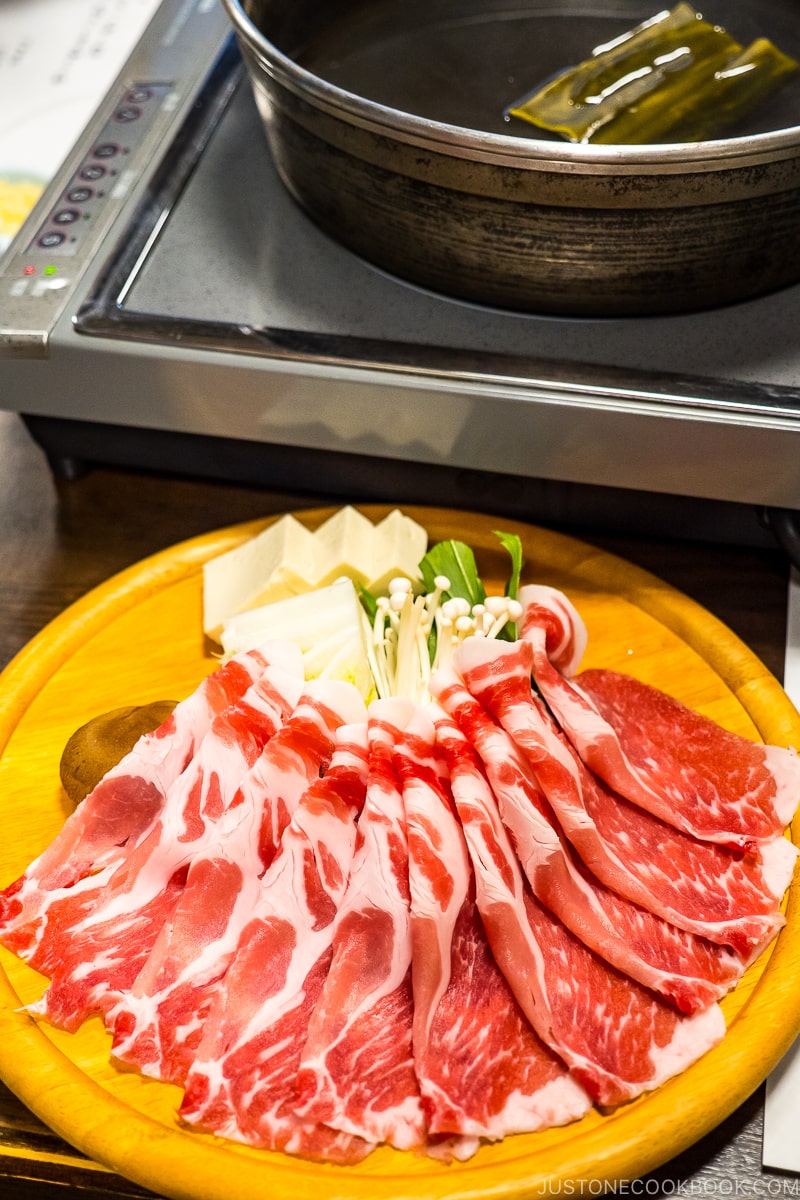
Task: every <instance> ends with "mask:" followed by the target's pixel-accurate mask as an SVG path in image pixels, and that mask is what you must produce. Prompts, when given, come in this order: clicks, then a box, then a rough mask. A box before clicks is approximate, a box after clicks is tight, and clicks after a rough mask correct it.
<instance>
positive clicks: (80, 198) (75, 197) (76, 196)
mask: <svg viewBox="0 0 800 1200" xmlns="http://www.w3.org/2000/svg"><path fill="white" fill-rule="evenodd" d="M93 195H94V192H93V191H92V189H91V188H90V187H74V188H70V189H69V191H68V192H67V199H68V200H69V202H70V204H85V203H86V201H87V200H91V198H92V196H93Z"/></svg>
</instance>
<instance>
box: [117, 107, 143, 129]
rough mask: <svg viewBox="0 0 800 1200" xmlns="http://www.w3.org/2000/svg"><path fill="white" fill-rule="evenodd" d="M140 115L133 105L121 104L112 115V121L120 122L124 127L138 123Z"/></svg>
mask: <svg viewBox="0 0 800 1200" xmlns="http://www.w3.org/2000/svg"><path fill="white" fill-rule="evenodd" d="M141 115H142V110H141V109H140V108H138V107H137V106H136V105H135V104H123V105H122V106H121V107H120V108H118V109H117V111H116V112H115V113H114V120H115V121H121V122H122V123H123V124H124V125H128V124H130V122H131V121H138V120H139V117H140V116H141Z"/></svg>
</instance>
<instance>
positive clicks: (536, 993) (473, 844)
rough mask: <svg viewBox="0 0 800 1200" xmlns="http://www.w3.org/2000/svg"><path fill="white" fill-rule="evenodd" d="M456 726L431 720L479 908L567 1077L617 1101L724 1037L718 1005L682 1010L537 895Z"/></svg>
mask: <svg viewBox="0 0 800 1200" xmlns="http://www.w3.org/2000/svg"><path fill="white" fill-rule="evenodd" d="M453 727H454V728H455V729H456V732H455V734H454V733H453V732H452V729H451V730H445V729H441V731H440V727H439V726H438V725H437V736H438V737H439V739H440V741H441V742H442V744H443V745H444V746H445V748H447V747H448V741H446V740H445V738H448V739H449V744H450V746H451V747H454V748H455V749H456V750H457V751H458V756H457V755H456V754H455V753H454V754H452V757H451V761H452V765H451V777H452V781H453V791H454V795H455V796H456V802H457V804H458V806H459V815H460V816H461V818H462V824H463V828H464V832H465V835H466V837H467V841H468V844H469V848H470V854H471V857H472V862H473V867H474V869H475V877H476V889H477V893H476V894H477V905H478V909H479V912H480V915H481V920H482V921H483V925H484V928H485V929H486V933H487V937H488V940H489V944H490V946H491V948H492V951H493V954H494V957H495V960H496V962H497V964H498V966H499V967H500V970H501V971H502V972H503V974H504V976H505V978H506V981H507V982H508V984H509V986H510V988H511V990H512V992H513V993H514V996H515V998H516V1000H517V1003H518V1004H519V1006H520V1008H521V1010H522V1011H523V1013H524V1014H525V1016H526V1017H527V1019H528V1020H529V1022H530V1024H531V1026H532V1027H533V1029H534V1030H535V1031H536V1032H537V1034H538V1035H539V1037H540V1038H541V1040H542V1042H544V1044H545V1045H546V1046H547V1047H548V1048H549V1050H550V1051H552V1053H553V1054H555V1055H556V1056H557V1057H558V1059H560V1060H561V1061H562V1062H563V1063H564V1064H566V1066H567V1067H568V1068H569V1071H570V1074H571V1076H572V1080H573V1082H574V1083H575V1084H576V1085H577V1086H579V1087H580V1088H581V1089H584V1090H585V1092H586V1093H588V1095H589V1096H590V1097H591V1098H592V1100H594V1101H595V1102H596V1103H598V1104H601V1105H616V1104H619V1103H622V1102H623V1101H625V1100H629V1099H632V1098H633V1097H634V1096H637V1095H640V1094H641V1093H642V1092H645V1091H648V1090H651V1089H652V1088H655V1087H658V1086H659V1085H660V1084H661V1083H663V1082H664V1081H665V1080H666V1079H668V1078H670V1077H671V1076H673V1075H675V1074H677V1073H678V1072H680V1071H682V1070H684V1069H685V1068H686V1067H687V1066H689V1065H690V1064H691V1063H692V1062H694V1061H696V1060H697V1059H698V1058H699V1057H700V1056H701V1055H703V1054H704V1053H705V1052H706V1051H707V1050H708V1049H710V1048H711V1046H713V1045H715V1044H716V1043H717V1042H718V1041H720V1039H721V1038H722V1037H723V1036H724V1032H725V1021H724V1017H723V1016H722V1011H721V1009H720V1008H719V1005H717V1004H712V1005H710V1006H709V1007H708V1008H706V1009H704V1010H703V1011H702V1012H699V1013H696V1014H694V1015H692V1016H684V1015H682V1014H681V1013H679V1012H678V1011H677V1010H676V1009H675V1008H674V1007H673V1006H672V1005H670V1004H667V1003H666V1002H664V1001H662V1000H660V999H659V998H658V997H657V996H656V995H655V994H654V993H653V992H651V991H650V990H649V989H647V988H643V987H641V986H640V985H639V984H638V983H636V982H635V981H634V980H632V979H630V978H629V977H628V976H626V975H624V974H622V973H621V972H619V971H617V970H615V969H614V968H613V967H612V966H610V965H609V964H608V963H607V962H606V961H605V960H604V959H602V958H600V957H599V956H598V955H596V954H594V953H593V952H592V951H591V950H590V949H589V948H588V947H587V946H585V945H584V944H583V942H581V941H580V940H579V939H578V938H577V937H575V936H574V935H573V934H572V933H570V931H569V930H568V929H567V928H566V926H564V925H563V924H561V922H560V921H558V920H557V919H556V918H555V917H554V916H553V915H552V914H551V913H550V912H549V911H548V910H547V909H546V908H545V907H544V906H543V905H542V904H540V903H539V902H538V901H537V900H536V899H535V898H534V896H533V895H532V894H531V893H530V891H529V890H528V889H527V888H526V886H525V883H524V879H523V875H522V870H521V867H520V865H519V862H518V859H517V856H516V853H515V851H514V848H513V846H512V844H511V840H510V838H509V835H508V834H507V832H506V829H505V827H504V825H503V823H502V821H501V819H500V815H499V812H498V810H497V805H496V802H495V800H494V797H493V795H492V791H491V788H490V787H489V785H488V782H487V779H486V776H485V774H484V773H483V769H482V765H481V763H480V759H479V758H478V756H477V754H476V752H475V751H474V750H473V749H472V747H471V746H470V744H469V741H468V739H467V738H466V737H465V736H464V734H463V732H462V731H460V730H458V729H457V727H456V726H455V725H454V726H453ZM459 736H460V738H461V742H460V749H459V748H458V747H459V743H458V740H457V739H458V738H459ZM470 760H471V761H470ZM556 1082H557V1084H558V1086H556V1087H554V1089H553V1102H554V1104H558V1107H560V1108H561V1109H562V1111H563V1108H564V1099H563V1083H558V1079H557V1077H556ZM577 1107H578V1104H577V1098H576V1108H577ZM567 1111H568V1109H567ZM576 1115H580V1112H579V1111H578V1112H577V1113H576ZM563 1119H568V1117H566V1116H565V1117H564V1118H563Z"/></svg>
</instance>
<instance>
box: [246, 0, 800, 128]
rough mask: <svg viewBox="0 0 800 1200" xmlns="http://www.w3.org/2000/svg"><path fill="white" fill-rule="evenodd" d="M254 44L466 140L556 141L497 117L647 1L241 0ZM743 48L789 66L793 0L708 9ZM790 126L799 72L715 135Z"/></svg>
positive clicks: (799, 110)
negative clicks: (771, 48)
mask: <svg viewBox="0 0 800 1200" xmlns="http://www.w3.org/2000/svg"><path fill="white" fill-rule="evenodd" d="M245 5H246V11H247V13H248V16H249V17H250V19H251V20H252V21H253V24H254V25H255V26H256V28H257V29H258V30H259V31H260V32H261V33H262V34H263V35H264V36H265V37H266V39H267V40H268V41H269V42H270V43H272V45H273V46H275V47H277V49H278V50H280V51H281V53H282V54H284V55H285V56H286V57H287V58H290V59H291V60H293V61H294V62H295V63H297V64H298V65H300V66H302V67H303V68H304V69H305V70H307V71H308V72H310V74H311V75H312V76H315V77H316V78H318V79H322V80H324V81H325V82H326V83H329V84H333V85H334V86H335V87H337V88H340V89H342V90H343V91H345V92H350V93H352V94H354V95H355V96H358V97H360V98H362V99H366V100H370V101H373V102H375V103H377V104H380V105H383V106H385V107H388V108H392V109H395V110H397V111H399V112H400V113H402V114H411V115H413V116H416V117H422V118H424V119H427V120H430V121H435V122H439V123H443V124H446V125H453V126H458V127H461V128H464V129H469V130H473V131H478V132H485V133H490V134H502V135H505V136H509V135H511V136H515V137H519V138H531V137H535V138H536V139H537V140H542V139H545V140H546V139H548V138H551V139H552V140H560V139H558V137H557V135H549V134H547V133H544V132H542V131H540V130H538V129H537V130H534V129H533V127H531V126H530V125H527V124H526V123H525V122H523V121H519V120H516V119H513V118H511V119H509V118H507V117H505V116H504V110H505V108H506V107H507V106H508V105H509V104H510V103H511V102H513V101H515V100H517V99H518V98H519V97H520V96H523V95H525V94H526V93H528V92H530V91H532V90H533V89H534V88H536V87H537V86H538V85H539V84H540V83H542V82H543V81H544V80H546V79H547V78H549V77H550V76H551V75H553V74H554V73H556V72H557V71H560V70H562V69H564V68H565V67H568V66H571V65H573V64H575V63H578V62H580V61H581V60H583V59H585V58H587V57H588V56H589V55H590V54H591V51H592V49H593V47H594V46H596V45H599V44H601V43H604V42H607V41H609V40H610V39H612V38H614V37H617V36H619V35H620V34H622V33H624V32H625V31H626V30H628V29H630V28H632V27H633V26H634V25H636V24H638V23H639V22H640V21H642V20H646V19H648V18H650V17H652V16H654V15H655V14H656V12H658V11H659V10H658V5H657V4H656V3H655V0H597V2H596V3H591V2H589V0H584V2H583V3H580V2H577V0H325V3H320V0H291V3H290V2H289V0H245ZM670 6H671V5H670V4H665V5H664V7H665V8H666V7H670ZM702 15H703V16H704V17H705V18H706V20H708V21H711V22H713V23H715V24H718V25H722V26H723V27H724V28H725V29H726V30H728V32H729V33H730V34H731V35H732V36H733V37H735V38H736V40H737V41H739V42H741V43H742V44H743V45H747V44H748V43H749V42H751V41H752V40H754V39H755V38H757V37H767V38H769V39H771V40H772V41H773V42H774V43H775V45H777V46H778V47H779V48H780V49H781V50H782V51H784V53H786V54H789V55H791V56H792V57H793V58H796V59H797V60H798V61H800V16H799V15H798V8H797V4H796V0H709V5H708V8H703V10H702ZM798 125H800V72H798V74H797V75H796V76H793V77H792V78H791V79H790V80H789V81H788V82H786V83H785V84H784V86H783V87H782V88H781V89H780V91H779V92H778V93H777V94H775V95H774V96H773V97H772V98H771V99H770V100H769V101H767V102H765V103H764V104H762V105H761V106H760V107H759V108H758V109H757V110H755V111H753V112H751V113H750V114H749V115H748V117H747V118H746V119H745V120H742V121H740V122H739V124H738V125H736V126H733V127H729V128H728V129H727V130H726V134H725V136H726V137H733V136H752V135H755V134H761V133H769V132H772V131H775V130H780V129H785V128H790V127H793V126H798Z"/></svg>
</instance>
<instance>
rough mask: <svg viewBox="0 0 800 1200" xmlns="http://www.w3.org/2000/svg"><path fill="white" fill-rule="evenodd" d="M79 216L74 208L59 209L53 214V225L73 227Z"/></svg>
mask: <svg viewBox="0 0 800 1200" xmlns="http://www.w3.org/2000/svg"><path fill="white" fill-rule="evenodd" d="M80 218H81V214H80V213H79V212H78V210H77V209H76V208H61V209H59V211H58V212H57V213H53V218H52V219H53V224H54V225H74V224H75V222H76V221H79V220H80Z"/></svg>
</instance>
